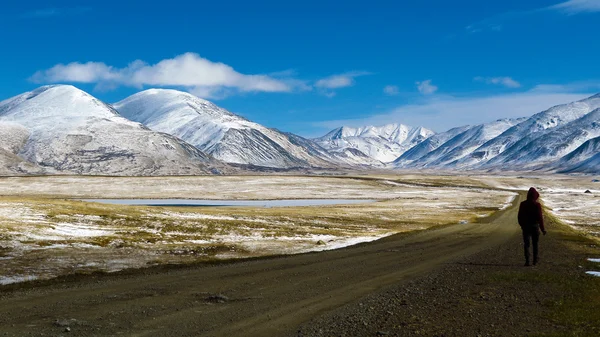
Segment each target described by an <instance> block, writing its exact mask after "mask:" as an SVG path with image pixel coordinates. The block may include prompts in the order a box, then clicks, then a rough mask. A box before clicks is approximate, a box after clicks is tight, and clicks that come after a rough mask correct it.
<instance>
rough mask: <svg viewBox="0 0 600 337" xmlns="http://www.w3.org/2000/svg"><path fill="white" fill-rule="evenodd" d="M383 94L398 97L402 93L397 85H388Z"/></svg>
mask: <svg viewBox="0 0 600 337" xmlns="http://www.w3.org/2000/svg"><path fill="white" fill-rule="evenodd" d="M383 92H384V93H385V94H386V95H388V96H396V95H398V94H399V93H400V88H398V87H397V86H395V85H386V86H385V88H383Z"/></svg>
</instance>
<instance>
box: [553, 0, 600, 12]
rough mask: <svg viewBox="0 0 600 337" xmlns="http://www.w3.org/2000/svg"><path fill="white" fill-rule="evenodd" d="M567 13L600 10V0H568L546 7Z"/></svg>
mask: <svg viewBox="0 0 600 337" xmlns="http://www.w3.org/2000/svg"><path fill="white" fill-rule="evenodd" d="M547 9H552V10H558V11H561V12H564V13H567V14H578V13H594V12H600V0H570V1H566V2H562V3H559V4H556V5H554V6H550V7H547Z"/></svg>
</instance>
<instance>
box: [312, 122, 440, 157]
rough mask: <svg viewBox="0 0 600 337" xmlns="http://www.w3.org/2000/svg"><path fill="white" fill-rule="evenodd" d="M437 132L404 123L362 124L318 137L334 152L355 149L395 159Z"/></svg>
mask: <svg viewBox="0 0 600 337" xmlns="http://www.w3.org/2000/svg"><path fill="white" fill-rule="evenodd" d="M433 134H434V132H433V131H431V130H428V129H425V128H423V127H416V128H411V127H409V126H406V125H403V124H387V125H384V126H380V127H375V126H365V127H360V128H350V127H347V126H343V127H340V128H337V129H334V130H332V131H330V132H329V133H327V134H326V135H325V136H323V137H320V138H315V139H314V140H315V141H316V142H317V143H318V144H319V145H321V146H322V147H324V148H326V149H328V150H330V151H333V152H343V151H344V150H346V149H355V150H359V151H360V152H361V153H363V154H365V155H367V156H369V157H371V158H373V159H376V160H378V161H381V162H391V161H393V160H395V159H396V158H398V157H399V156H400V155H402V154H403V153H404V152H406V151H407V150H408V149H410V148H412V147H414V146H415V145H417V144H419V143H421V142H422V141H424V140H425V139H427V138H429V137H431V136H432V135H433ZM346 152H347V151H346Z"/></svg>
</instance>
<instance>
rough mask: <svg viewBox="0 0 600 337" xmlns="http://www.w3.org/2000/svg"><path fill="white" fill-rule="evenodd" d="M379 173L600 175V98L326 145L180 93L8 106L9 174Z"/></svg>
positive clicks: (0, 148) (2, 120)
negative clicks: (516, 116)
mask: <svg viewBox="0 0 600 337" xmlns="http://www.w3.org/2000/svg"><path fill="white" fill-rule="evenodd" d="M369 167H376V168H379V169H381V168H389V169H422V168H429V169H440V170H477V171H505V170H510V171H532V170H541V171H548V172H566V173H575V172H579V173H600V94H598V95H595V96H592V97H589V98H587V99H584V100H581V101H578V102H573V103H569V104H564V105H559V106H555V107H552V108H550V109H548V110H546V111H542V112H539V113H537V114H535V115H533V116H531V117H529V118H526V117H525V118H519V119H503V120H498V121H494V122H491V123H485V124H480V125H474V126H463V127H457V128H453V129H451V130H448V131H446V132H442V133H438V134H436V133H434V132H433V131H431V130H428V129H426V128H424V127H409V126H406V125H403V124H388V125H384V126H379V127H376V126H365V127H360V128H350V127H345V126H343V127H339V128H337V129H334V130H332V131H330V132H329V133H327V134H326V135H324V136H323V137H319V138H315V139H306V138H303V137H300V136H298V135H294V134H292V133H286V132H281V131H278V130H276V129H271V128H267V127H265V126H263V125H260V124H258V123H255V122H252V121H249V120H247V119H244V118H243V117H240V116H238V115H236V114H233V113H231V112H229V111H227V110H225V109H223V108H220V107H218V106H216V105H215V104H213V103H211V102H209V101H206V100H203V99H200V98H198V97H195V96H193V95H191V94H188V93H185V92H180V91H176V90H167V89H150V90H145V91H142V92H139V93H137V94H135V95H133V96H130V97H128V98H126V99H124V100H122V101H121V102H118V103H115V104H113V105H109V104H106V103H103V102H101V101H100V100H98V99H96V98H94V97H92V96H91V95H89V94H87V93H85V92H83V91H81V90H79V89H77V88H75V87H73V86H69V85H54V86H44V87H41V88H38V89H36V90H34V91H31V92H27V93H24V94H21V95H18V96H16V97H13V98H10V99H7V100H5V101H2V102H0V175H12V174H64V173H74V174H107V175H171V174H174V175H187V174H194V175H195V174H219V173H225V174H226V173H233V172H240V171H244V170H246V169H251V170H256V169H257V168H259V169H260V168H268V169H285V170H296V169H302V170H306V169H314V168H323V169H330V170H333V169H337V168H369Z"/></svg>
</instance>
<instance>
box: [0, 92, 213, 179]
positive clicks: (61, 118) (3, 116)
mask: <svg viewBox="0 0 600 337" xmlns="http://www.w3.org/2000/svg"><path fill="white" fill-rule="evenodd" d="M0 122H3V130H4V131H5V132H6V133H7V134H10V137H16V138H17V139H19V140H18V141H13V142H12V143H11V145H10V147H11V149H12V151H13V152H14V153H15V154H17V155H18V156H19V157H20V158H22V159H24V160H26V161H28V162H30V163H34V164H36V165H39V166H41V167H45V168H52V169H55V170H57V171H67V172H73V173H79V174H111V175H112V174H116V175H154V174H161V175H162V174H202V173H209V172H213V171H215V170H217V169H219V168H222V167H224V166H223V165H222V164H221V163H218V162H217V161H215V160H214V159H212V158H210V157H209V156H207V155H206V154H204V153H202V152H201V151H199V150H197V149H196V148H194V147H193V146H190V145H189V144H186V143H185V142H182V141H181V140H179V139H177V138H175V137H172V136H170V135H166V134H161V133H157V132H154V131H151V130H149V129H147V128H145V127H143V126H142V125H140V124H138V123H134V122H131V121H129V120H127V119H125V118H123V117H121V116H120V115H119V114H118V113H117V112H116V111H115V110H114V109H112V108H111V107H109V106H108V105H106V104H104V103H102V102H101V101H99V100H97V99H95V98H94V97H92V96H90V95H89V94H87V93H85V92H83V91H81V90H79V89H77V88H75V87H73V86H69V85H54V86H45V87H41V88H38V89H36V90H34V91H31V92H27V93H24V94H22V95H18V96H16V97H13V98H10V99H8V100H5V101H2V102H0Z"/></svg>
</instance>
